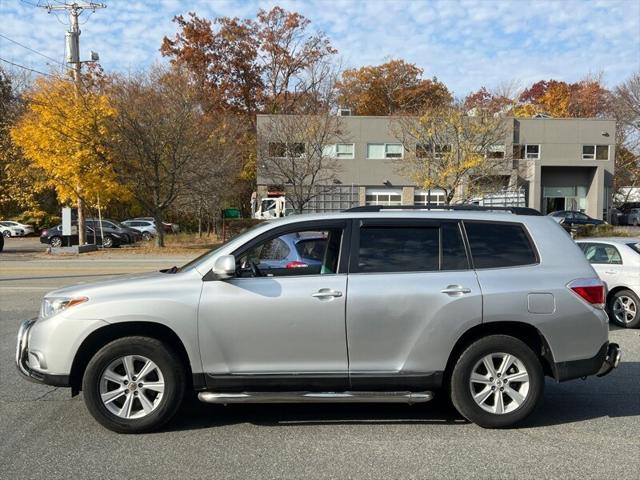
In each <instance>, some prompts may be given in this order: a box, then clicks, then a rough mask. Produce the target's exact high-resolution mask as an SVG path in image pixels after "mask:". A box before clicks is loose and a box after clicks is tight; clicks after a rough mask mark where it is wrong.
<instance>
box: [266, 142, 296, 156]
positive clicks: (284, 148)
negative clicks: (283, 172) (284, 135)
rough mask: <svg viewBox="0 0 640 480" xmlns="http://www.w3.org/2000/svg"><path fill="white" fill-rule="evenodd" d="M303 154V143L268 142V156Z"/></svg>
mask: <svg viewBox="0 0 640 480" xmlns="http://www.w3.org/2000/svg"><path fill="white" fill-rule="evenodd" d="M303 155H304V143H287V142H270V143H269V156H270V157H276V158H283V157H302V156H303Z"/></svg>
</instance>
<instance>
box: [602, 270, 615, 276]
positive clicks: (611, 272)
mask: <svg viewBox="0 0 640 480" xmlns="http://www.w3.org/2000/svg"><path fill="white" fill-rule="evenodd" d="M604 273H608V274H609V275H615V274H616V273H618V272H616V271H615V270H613V271H611V270H607V271H606V272H604Z"/></svg>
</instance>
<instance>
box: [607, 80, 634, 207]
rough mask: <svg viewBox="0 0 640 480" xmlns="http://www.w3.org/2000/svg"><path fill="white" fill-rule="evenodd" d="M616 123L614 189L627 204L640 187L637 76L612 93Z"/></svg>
mask: <svg viewBox="0 0 640 480" xmlns="http://www.w3.org/2000/svg"><path fill="white" fill-rule="evenodd" d="M612 103H613V112H614V114H615V117H616V120H617V129H616V134H617V135H616V136H617V138H616V169H615V178H614V183H615V188H616V193H617V196H618V198H622V200H623V201H627V200H628V198H629V196H630V195H631V194H632V193H633V192H634V189H635V188H637V187H639V186H640V72H636V73H635V74H633V75H632V76H631V77H630V78H629V79H628V80H627V81H625V82H624V83H623V84H622V85H619V86H618V87H617V88H616V89H615V91H614V92H613V102H612Z"/></svg>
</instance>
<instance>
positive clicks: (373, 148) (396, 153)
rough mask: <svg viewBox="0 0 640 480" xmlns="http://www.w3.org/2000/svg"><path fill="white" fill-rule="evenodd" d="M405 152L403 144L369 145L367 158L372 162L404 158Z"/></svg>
mask: <svg viewBox="0 0 640 480" xmlns="http://www.w3.org/2000/svg"><path fill="white" fill-rule="evenodd" d="M403 152H404V148H403V146H402V144H401V143H367V158H368V159H371V160H384V159H385V158H391V159H393V158H402V155H403Z"/></svg>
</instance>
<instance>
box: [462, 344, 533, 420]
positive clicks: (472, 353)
mask: <svg viewBox="0 0 640 480" xmlns="http://www.w3.org/2000/svg"><path fill="white" fill-rule="evenodd" d="M498 353H506V354H510V355H512V356H514V357H516V358H517V359H519V360H520V362H522V364H523V365H524V368H525V369H526V373H527V374H528V376H529V390H528V393H527V394H526V395H525V396H524V401H523V402H522V403H521V404H520V405H519V406H517V407H515V409H514V410H513V411H510V412H507V413H502V414H497V413H491V412H488V411H486V410H484V409H483V408H481V407H480V406H479V405H478V404H477V403H476V401H475V400H474V399H473V395H472V386H471V383H470V382H471V373H472V371H473V369H474V367H475V366H476V365H477V364H478V363H479V362H481V361H482V359H483V358H484V357H485V356H487V355H490V354H498ZM498 367H499V366H498ZM514 383H515V384H517V382H515V381H514V382H513V383H512V385H513V384H514ZM483 388H484V387H483ZM487 388H491V387H487ZM504 388H507V387H504ZM543 391H544V372H543V370H542V365H541V364H540V360H539V359H538V357H537V355H536V354H535V353H534V352H533V351H532V350H531V349H530V348H529V347H528V346H527V345H526V344H525V343H524V342H522V341H521V340H518V339H517V338H514V337H510V336H507V335H491V336H488V337H484V338H481V339H479V340H476V341H475V342H473V343H472V344H471V345H469V346H468V347H467V348H466V349H465V350H464V352H462V354H461V355H460V357H458V360H457V362H456V364H455V366H454V368H453V372H452V375H451V384H450V392H451V401H452V402H453V405H454V406H455V407H456V410H458V412H459V413H460V414H461V415H462V416H463V417H465V418H466V419H467V420H469V421H471V422H473V423H475V424H477V425H479V426H481V427H484V428H506V427H512V426H514V425H516V424H518V423H519V422H521V421H522V420H524V419H525V418H526V417H528V416H529V415H530V414H531V413H532V412H533V411H534V409H535V408H536V406H537V405H538V403H539V401H540V399H541V398H542V394H543ZM490 396H492V397H493V399H494V402H495V398H496V397H495V396H494V394H493V393H492V394H491V395H490ZM508 398H510V397H508ZM494 405H495V403H494ZM505 405H508V404H506V403H505ZM513 405H515V404H513Z"/></svg>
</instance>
